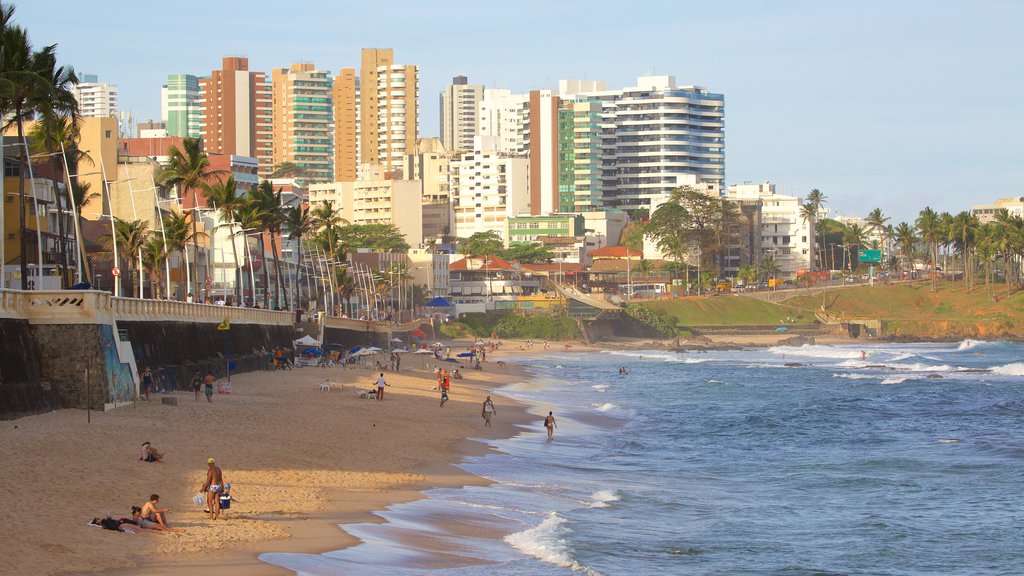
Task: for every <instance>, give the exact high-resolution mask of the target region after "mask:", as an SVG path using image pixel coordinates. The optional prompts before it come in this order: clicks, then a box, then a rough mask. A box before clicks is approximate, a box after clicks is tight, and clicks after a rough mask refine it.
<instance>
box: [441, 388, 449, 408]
mask: <svg viewBox="0 0 1024 576" xmlns="http://www.w3.org/2000/svg"><path fill="white" fill-rule="evenodd" d="M447 401H448V389H447V388H445V387H444V386H441V407H442V408H443V407H444V403H445V402H447Z"/></svg>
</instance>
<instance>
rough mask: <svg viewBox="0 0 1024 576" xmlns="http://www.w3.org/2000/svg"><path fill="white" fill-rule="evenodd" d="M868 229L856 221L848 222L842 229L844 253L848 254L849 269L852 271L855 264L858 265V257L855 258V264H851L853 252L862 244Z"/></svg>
mask: <svg viewBox="0 0 1024 576" xmlns="http://www.w3.org/2000/svg"><path fill="white" fill-rule="evenodd" d="M867 234H868V231H867V229H865V228H864V227H863V226H861V225H860V224H857V223H853V224H850V225H849V226H847V227H846V229H845V230H843V245H844V246H845V248H846V253H847V254H848V255H849V260H848V262H847V263H848V264H849V270H850V271H851V272H852V271H854V270H855V269H856V268H857V266H860V259H859V258H858V259H857V266H854V265H853V262H854V254H856V253H857V250H858V249H859V248H860V247H861V246H863V245H864V242H865V241H866V240H867Z"/></svg>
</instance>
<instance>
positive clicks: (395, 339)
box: [391, 338, 402, 343]
mask: <svg viewBox="0 0 1024 576" xmlns="http://www.w3.org/2000/svg"><path fill="white" fill-rule="evenodd" d="M391 341H392V342H398V343H401V342H402V339H401V338H392V339H391Z"/></svg>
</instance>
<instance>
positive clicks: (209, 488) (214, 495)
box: [199, 458, 224, 520]
mask: <svg viewBox="0 0 1024 576" xmlns="http://www.w3.org/2000/svg"><path fill="white" fill-rule="evenodd" d="M206 463H207V464H209V466H210V468H209V469H208V470H207V471H206V482H204V483H203V487H202V488H200V489H199V491H200V492H205V493H206V506H207V507H208V508H207V509H208V510H209V511H210V520H216V519H217V518H218V517H219V516H220V493H221V490H223V489H224V474H223V473H222V472H221V470H220V467H219V466H217V463H216V461H215V460H214V459H213V458H208V459H207V460H206Z"/></svg>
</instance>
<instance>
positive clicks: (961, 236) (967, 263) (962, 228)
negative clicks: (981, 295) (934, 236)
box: [948, 211, 981, 290]
mask: <svg viewBox="0 0 1024 576" xmlns="http://www.w3.org/2000/svg"><path fill="white" fill-rule="evenodd" d="M980 227H981V223H980V222H979V221H978V217H977V216H975V215H974V214H971V213H970V212H967V211H963V212H960V213H959V214H957V215H956V216H953V218H952V220H951V222H950V226H949V230H948V238H949V240H950V241H951V242H952V243H953V248H954V249H955V250H956V251H957V252H959V253H960V260H961V262H962V263H963V266H964V286H965V287H966V288H967V289H968V290H970V289H971V273H972V269H971V266H972V265H973V263H972V259H971V252H972V250H973V249H974V246H975V235H976V234H977V232H978V229H979V228H980Z"/></svg>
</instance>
